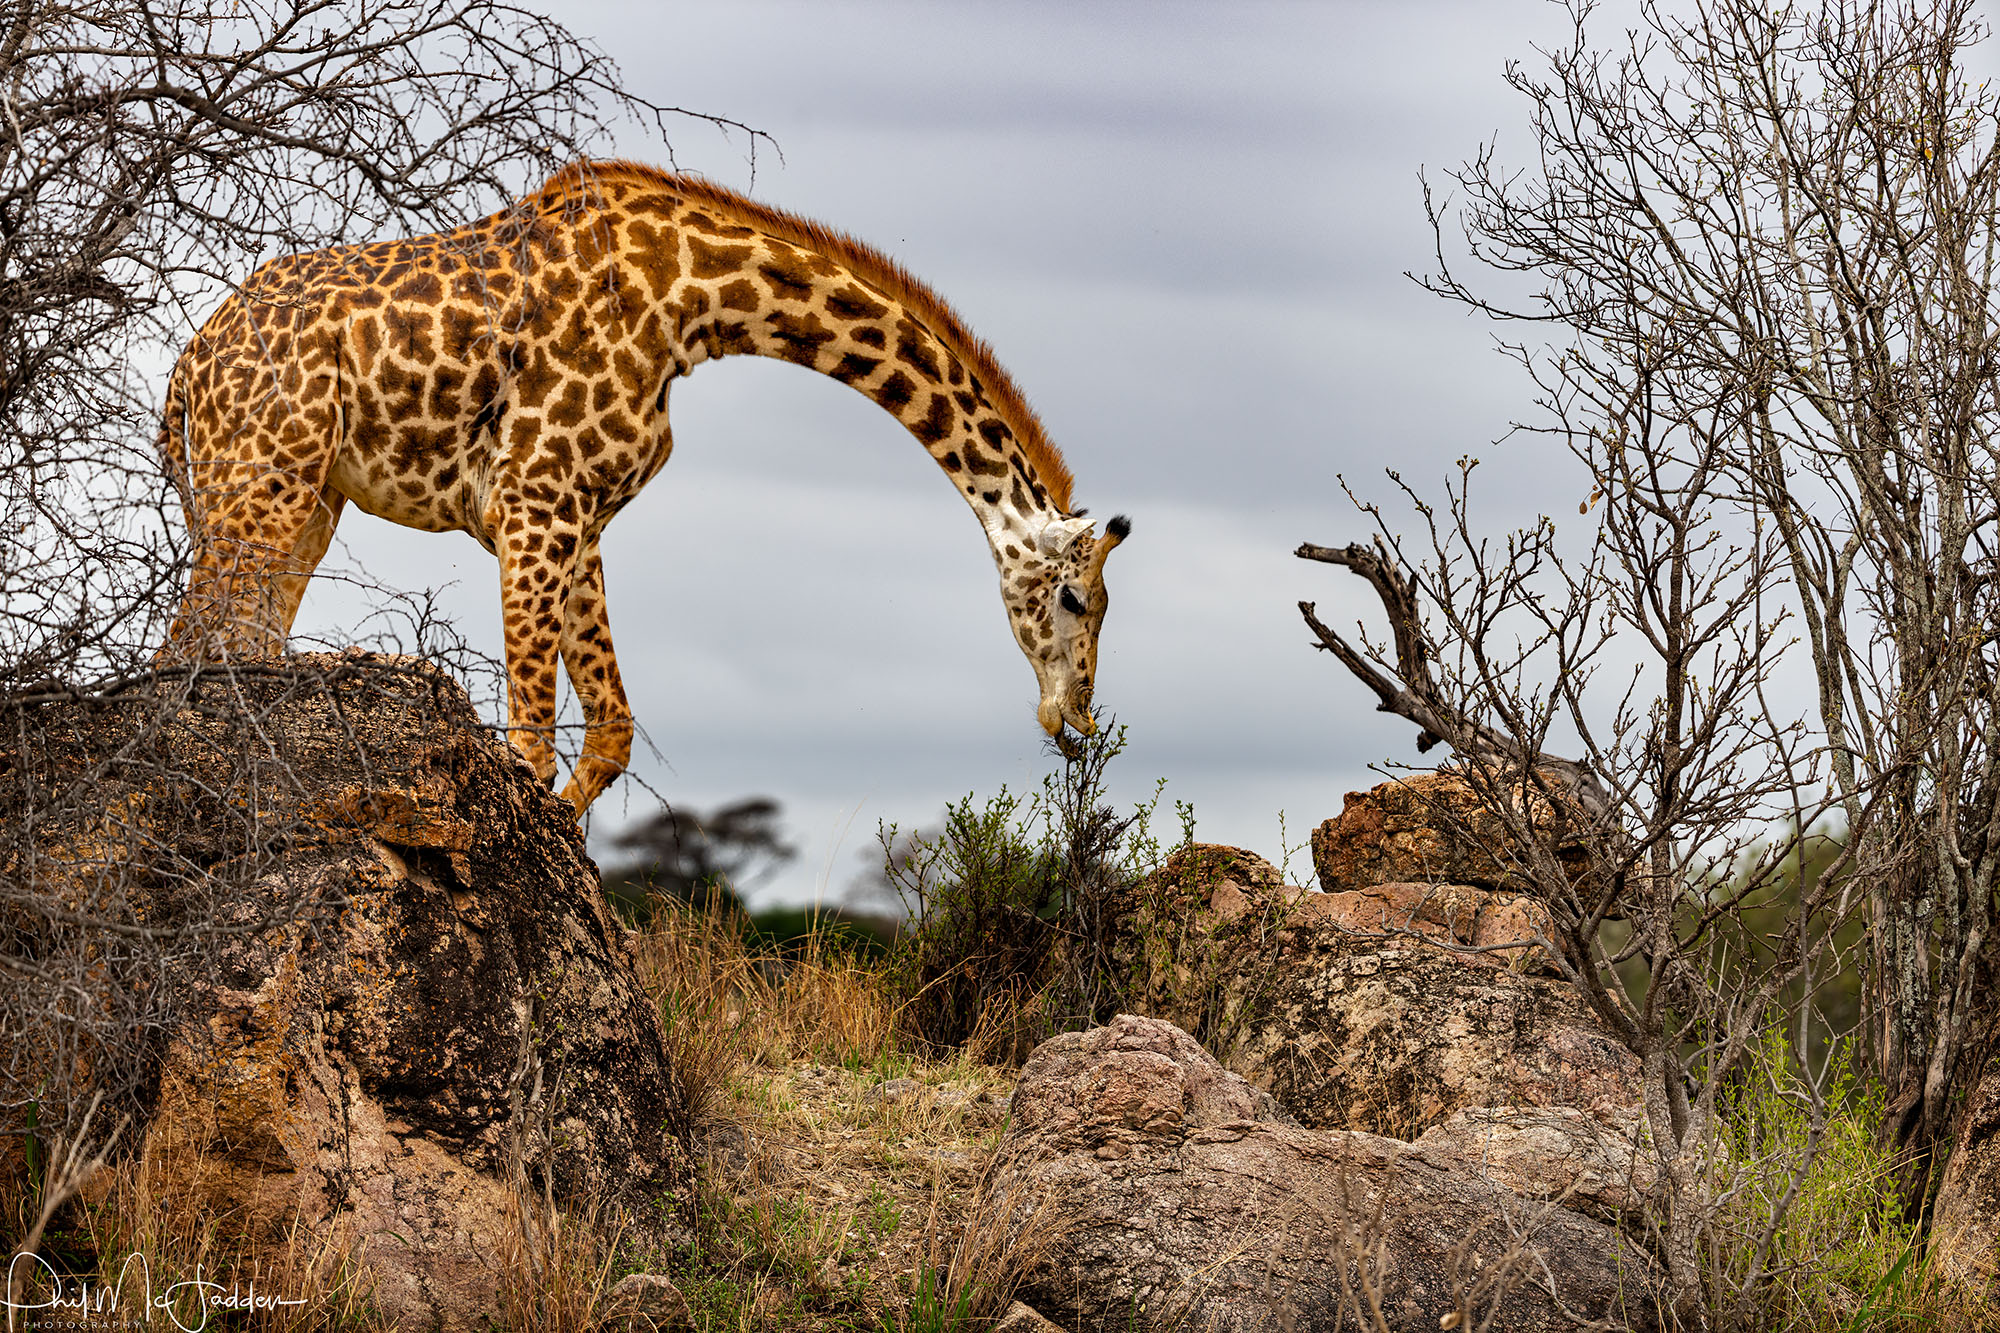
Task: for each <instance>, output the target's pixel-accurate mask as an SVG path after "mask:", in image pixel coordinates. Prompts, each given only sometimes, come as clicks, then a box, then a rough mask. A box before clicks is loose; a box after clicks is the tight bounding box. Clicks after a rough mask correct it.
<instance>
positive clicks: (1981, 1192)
mask: <svg viewBox="0 0 2000 1333" xmlns="http://www.w3.org/2000/svg"><path fill="white" fill-rule="evenodd" d="M1964 1116H1965V1118H1964V1120H1963V1121H1962V1122H1961V1124H1962V1128H1961V1129H1960V1130H1959V1135H1958V1142H1957V1143H1956V1144H1954V1145H1953V1147H1952V1153H1951V1162H1950V1164H1949V1165H1947V1166H1946V1167H1945V1173H1944V1179H1943V1180H1942V1181H1941V1182H1940V1183H1939V1185H1938V1194H1937V1204H1936V1207H1935V1210H1934V1212H1933V1213H1932V1225H1931V1240H1930V1259H1931V1264H1932V1266H1933V1268H1934V1270H1935V1271H1937V1272H1939V1273H1941V1274H1942V1275H1943V1276H1944V1277H1945V1278H1946V1279H1947V1280H1948V1281H1950V1282H1952V1283H1954V1284H1956V1285H1957V1286H1958V1287H1960V1288H1961V1289H1962V1290H1963V1291H1965V1292H1966V1293H1967V1294H1968V1295H1970V1296H1971V1297H1972V1298H1973V1299H1975V1300H1978V1301H1981V1302H1988V1301H1996V1300H2000V1069H1988V1070H1987V1072H1986V1076H1985V1077H1984V1078H1982V1079H1981V1080H1980V1081H1979V1084H1978V1086H1977V1087H1975V1088H1974V1089H1973V1092H1972V1096H1971V1098H1970V1100H1969V1101H1968V1103H1967V1105H1966V1108H1965V1112H1964Z"/></svg>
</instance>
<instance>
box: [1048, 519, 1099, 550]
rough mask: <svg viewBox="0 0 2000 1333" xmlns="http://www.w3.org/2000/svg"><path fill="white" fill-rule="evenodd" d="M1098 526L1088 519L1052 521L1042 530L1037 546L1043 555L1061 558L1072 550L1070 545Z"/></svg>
mask: <svg viewBox="0 0 2000 1333" xmlns="http://www.w3.org/2000/svg"><path fill="white" fill-rule="evenodd" d="M1096 526H1097V525H1096V524H1095V523H1093V522H1091V521H1090V520H1089V519H1087V518H1056V519H1050V520H1049V525H1048V526H1047V527H1045V528H1043V529H1042V535H1041V536H1040V537H1038V538H1036V540H1035V545H1036V546H1038V547H1040V548H1041V552H1042V554H1043V555H1047V556H1060V555H1061V554H1062V553H1063V552H1064V551H1067V550H1068V549H1069V548H1070V543H1072V542H1074V541H1075V540H1076V539H1077V538H1078V537H1081V536H1082V535H1083V534H1084V533H1086V532H1089V531H1090V530H1091V529H1092V528H1094V527H1096Z"/></svg>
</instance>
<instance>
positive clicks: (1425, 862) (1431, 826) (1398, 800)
mask: <svg viewBox="0 0 2000 1333" xmlns="http://www.w3.org/2000/svg"><path fill="white" fill-rule="evenodd" d="M1543 786H1545V787H1546V794H1545V792H1544V790H1543V788H1542V787H1540V786H1538V787H1535V788H1531V790H1530V793H1529V795H1528V797H1527V800H1528V804H1529V808H1530V810H1531V811H1532V813H1533V814H1534V820H1533V825H1534V827H1535V828H1537V829H1538V830H1541V831H1542V832H1543V833H1544V834H1545V836H1546V837H1547V838H1548V840H1549V850H1550V851H1551V852H1553V853H1554V855H1555V857H1556V858H1557V860H1558V861H1560V862H1565V863H1568V864H1570V865H1573V866H1577V867H1581V866H1582V865H1583V863H1584V860H1585V849H1584V846H1583V843H1582V841H1581V836H1580V835H1581V834H1582V833H1583V832H1584V831H1585V830H1586V829H1587V828H1588V827H1590V821H1589V820H1588V819H1587V818H1586V817H1585V816H1584V815H1583V814H1582V812H1581V810H1580V809H1578V808H1576V804H1575V802H1574V801H1573V800H1571V799H1569V798H1567V797H1564V796H1562V795H1561V793H1562V792H1563V791H1565V790H1566V789H1565V788H1564V787H1563V786H1562V785H1561V782H1560V781H1559V779H1557V778H1556V777H1555V776H1553V775H1551V776H1549V777H1548V779H1547V781H1546V783H1545V784H1543ZM1550 795H1554V796H1555V800H1553V801H1552V800H1550V799H1549V796H1550ZM1312 855H1313V868H1314V869H1315V870H1316V871H1318V873H1319V882H1320V887H1321V888H1323V889H1325V890H1326V891H1327V892H1329V893H1337V892H1340V891H1342V890H1346V889H1358V888H1365V887H1366V886H1368V885H1371V884H1396V883H1414V884H1463V885H1469V886H1471V887H1473V888H1479V889H1512V890H1519V889H1521V888H1524V887H1525V885H1524V884H1523V882H1522V879H1521V876H1520V874H1519V870H1520V860H1521V855H1520V851H1519V848H1518V846H1517V844H1516V843H1515V842H1514V840H1513V838H1512V837H1511V836H1510V834H1509V832H1508V829H1507V826H1506V822H1505V821H1503V820H1501V819H1500V818H1498V817H1497V816H1496V815H1495V814H1494V813H1493V812H1492V810H1491V809H1489V808H1488V807H1487V805H1486V803H1484V802H1482V801H1481V800H1480V799H1479V797H1478V795H1477V794H1476V793H1475V792H1474V791H1473V788H1472V787H1471V785H1470V784H1468V783H1467V782H1466V780H1465V779H1464V778H1463V777H1461V776H1460V775H1458V774H1456V773H1453V772H1450V771H1440V772H1436V773H1413V774H1411V775H1409V776H1408V777H1405V778H1401V779H1399V780H1397V781H1394V782H1385V783H1383V784H1382V785H1381V786H1379V787H1372V788H1370V789H1369V790H1367V791H1365V792H1349V793H1348V794H1347V799H1346V800H1345V801H1344V802H1343V803H1342V806H1341V811H1340V814H1338V815H1337V816H1335V817H1334V818H1332V819H1328V820H1326V821H1325V822H1323V823H1322V824H1320V826H1319V827H1318V828H1316V829H1314V830H1313V835H1312Z"/></svg>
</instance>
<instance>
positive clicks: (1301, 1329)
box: [993, 1015, 1656, 1333]
mask: <svg viewBox="0 0 2000 1333" xmlns="http://www.w3.org/2000/svg"><path fill="white" fill-rule="evenodd" d="M1434 1146H1435V1147H1436V1151H1435V1152H1427V1151H1424V1150H1422V1149H1420V1148H1413V1147H1412V1146H1411V1145H1408V1144H1404V1143H1398V1142H1395V1141H1393V1140H1390V1139H1386V1138H1382V1137H1380V1136H1377V1135H1373V1134H1365V1133H1350V1132H1342V1131H1326V1130H1311V1129H1306V1128H1303V1127H1300V1126H1298V1125H1296V1124H1291V1123H1287V1122H1286V1120H1285V1119H1284V1118H1283V1117H1281V1116H1278V1115H1276V1114H1275V1113H1274V1112H1273V1109H1272V1108H1271V1107H1270V1105H1269V1103H1268V1101H1267V1100H1266V1099H1264V1098H1263V1097H1262V1096H1261V1095H1260V1094H1259V1092H1258V1090H1257V1089H1256V1088H1254V1087H1252V1086H1251V1085H1250V1084H1249V1083H1247V1082H1245V1081H1244V1080H1243V1079H1242V1078H1240V1077H1238V1076H1236V1075H1234V1074H1231V1073H1229V1072H1228V1071H1227V1070H1225V1069H1223V1068H1222V1067H1221V1066H1220V1065H1219V1064H1217V1063H1216V1062H1215V1060H1214V1059H1212V1058H1211V1057H1210V1056H1209V1055H1208V1054H1207V1053H1206V1052H1205V1051H1203V1050H1202V1049H1201V1047H1200V1046H1199V1045H1198V1044H1196V1043H1195V1041H1194V1040H1193V1039H1192V1038H1190V1037H1189V1036H1188V1035H1187V1034H1186V1033H1184V1032H1182V1031H1181V1030H1179V1029H1178V1028H1176V1027H1174V1026H1172V1025H1171V1024H1168V1023H1165V1022H1162V1021H1160V1020H1157V1019H1149V1018H1140V1017H1136V1016H1132V1015H1126V1016H1123V1017H1120V1018H1118V1019H1116V1020H1114V1021H1113V1022H1112V1023H1110V1024H1109V1025H1107V1026H1105V1027H1101V1028H1095V1029H1092V1030H1090V1031H1088V1032H1083V1033H1071V1034H1066V1035H1063V1036H1059V1037H1056V1038H1053V1039H1052V1040H1050V1041H1048V1042H1045V1043H1043V1045H1042V1046H1041V1047H1039V1048H1038V1049H1037V1050H1036V1051H1035V1053H1034V1055H1033V1057H1032V1058H1031V1059H1030V1060H1029V1062H1028V1064H1027V1066H1026V1068H1025V1069H1023V1071H1022V1074H1021V1080H1020V1083H1019V1085H1018V1087H1017V1088H1016V1090H1015V1093H1014V1100H1013V1120H1012V1122H1011V1125H1010V1128H1009V1130H1008V1132H1007V1135H1006V1137H1005V1138H1004V1139H1003V1140H1002V1142H1001V1145H1000V1150H999V1157H998V1162H997V1166H996V1174H995V1177H994V1180H993V1189H994V1191H995V1192H996V1194H997V1195H998V1196H999V1197H1002V1198H1009V1197H1011V1198H1015V1199H1018V1200H1020V1201H1021V1202H1020V1204H1019V1205H1017V1207H1018V1209H1019V1211H1020V1213H1021V1214H1022V1215H1023V1218H1024V1219H1025V1217H1026V1216H1027V1215H1028V1214H1031V1213H1033V1212H1034V1211H1035V1210H1041V1209H1051V1208H1053V1209H1056V1210H1058V1212H1059V1215H1058V1216H1056V1217H1055V1218H1054V1219H1052V1220H1051V1219H1049V1218H1047V1217H1043V1218H1042V1219H1041V1225H1042V1226H1044V1227H1045V1228H1049V1229H1051V1232H1052V1234H1053V1236H1054V1240H1053V1241H1052V1243H1051V1248H1050V1249H1049V1251H1048V1252H1047V1254H1046V1255H1045V1256H1044V1258H1043V1260H1042V1261H1041V1263H1040V1264H1039V1265H1038V1266H1037V1267H1036V1269H1035V1270H1034V1271H1033V1272H1032V1273H1031V1274H1030V1275H1029V1278H1028V1280H1027V1282H1026V1283H1025V1285H1024V1286H1023V1288H1022V1291H1021V1295H1022V1297H1023V1299H1024V1300H1026V1301H1027V1302H1028V1303H1029V1304H1030V1305H1032V1306H1034V1307H1035V1308H1036V1309H1038V1310H1039V1311H1041V1312H1042V1313H1043V1314H1045V1315H1047V1316H1049V1317H1051V1318H1053V1319H1054V1320H1055V1321H1056V1322H1058V1323H1059V1324H1061V1325H1062V1326H1063V1327H1065V1328H1067V1329H1070V1330H1071V1331H1072V1333H1100V1331H1108V1330H1111V1329H1117V1330H1121V1331H1123V1330H1128V1329H1129V1330H1133V1331H1134V1333H1143V1331H1144V1330H1152V1329H1170V1328H1204V1329H1214V1330H1217V1331H1218V1333H1252V1331H1261V1330H1265V1329H1275V1328H1285V1329H1292V1330H1296V1331H1298V1333H1312V1331H1313V1330H1329V1333H1330V1331H1331V1330H1333V1329H1336V1328H1351V1327H1357V1326H1359V1327H1369V1326H1370V1325H1369V1323H1368V1321H1367V1320H1366V1318H1364V1317H1362V1316H1361V1311H1362V1310H1363V1309H1365V1308H1367V1306H1368V1305H1370V1304H1373V1303H1376V1302H1379V1304H1380V1308H1381V1309H1382V1311H1383V1314H1384V1316H1385V1318H1386V1320H1387V1324H1388V1327H1389V1328H1391V1329H1394V1330H1419V1329H1421V1330H1425V1331H1426V1333H1429V1331H1431V1330H1435V1329H1437V1328H1439V1327H1468V1328H1476V1327H1489V1326H1490V1327H1495V1328H1505V1329H1508V1330H1512V1331H1513V1333H1538V1331H1539V1330H1545V1329H1546V1330H1555V1329H1563V1330H1570V1329H1574V1328H1576V1327H1577V1326H1578V1325H1579V1324H1580V1323H1588V1322H1589V1321H1591V1320H1603V1321H1605V1322H1604V1323H1601V1324H1598V1325H1594V1326H1596V1327H1601V1328H1616V1327H1631V1328H1642V1329H1643V1328H1652V1327H1655V1326H1656V1321H1655V1319H1654V1318H1653V1315H1652V1305H1651V1302H1650V1299H1649V1295H1648V1293H1649V1292H1650V1291H1651V1290H1652V1283H1653V1270H1652V1267H1651V1264H1650V1262H1649V1261H1648V1260H1647V1259H1646V1258H1645V1256H1644V1255H1643V1254H1642V1253H1640V1252H1639V1251H1637V1250H1636V1249H1634V1248H1633V1247H1632V1246H1631V1245H1630V1244H1629V1243H1628V1242H1627V1241H1625V1240H1624V1239H1622V1238H1621V1237H1620V1235H1619V1234H1618V1232H1617V1231H1616V1230H1614V1229H1613V1228H1611V1227H1609V1226H1606V1225H1605V1224H1604V1223H1602V1222H1599V1221H1596V1220H1594V1219H1592V1218H1590V1217H1587V1216H1584V1215H1583V1214H1581V1213H1579V1212H1576V1211H1573V1210H1571V1209H1569V1208H1565V1207H1562V1206H1559V1205H1557V1204H1552V1203H1543V1202H1534V1201H1531V1200H1528V1199H1525V1198H1523V1197H1522V1196H1520V1195H1518V1194H1516V1193H1514V1192H1512V1191H1510V1190H1508V1189H1505V1188H1503V1187H1502V1186H1500V1185H1497V1184H1495V1183H1493V1181H1492V1180H1490V1179H1488V1178H1486V1177H1485V1176H1484V1175H1482V1174H1480V1173H1478V1172H1476V1171H1472V1170H1467V1169H1463V1167H1462V1166H1461V1165H1459V1164H1457V1159H1455V1158H1454V1153H1455V1152H1456V1151H1457V1149H1456V1148H1454V1147H1453V1146H1452V1145H1449V1144H1438V1145H1434ZM1021 1224H1022V1225H1024V1226H1025V1225H1031V1223H1029V1222H1027V1221H1026V1220H1023V1221H1022V1223H1021ZM1454 1315H1455V1316H1456V1320H1455V1321H1454V1319H1453V1316H1454ZM1489 1315H1492V1316H1494V1322H1493V1323H1492V1324H1490V1325H1487V1324H1483V1323H1482V1322H1481V1321H1482V1320H1484V1319H1485V1318H1486V1317H1487V1316H1489Z"/></svg>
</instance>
